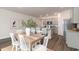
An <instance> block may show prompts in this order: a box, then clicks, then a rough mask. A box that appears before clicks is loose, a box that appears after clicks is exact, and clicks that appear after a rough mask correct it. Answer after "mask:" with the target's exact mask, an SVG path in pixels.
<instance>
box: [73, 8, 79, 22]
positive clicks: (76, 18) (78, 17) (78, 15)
mask: <svg viewBox="0 0 79 59" xmlns="http://www.w3.org/2000/svg"><path fill="white" fill-rule="evenodd" d="M72 23H79V8H78V7H74V8H73V9H72Z"/></svg>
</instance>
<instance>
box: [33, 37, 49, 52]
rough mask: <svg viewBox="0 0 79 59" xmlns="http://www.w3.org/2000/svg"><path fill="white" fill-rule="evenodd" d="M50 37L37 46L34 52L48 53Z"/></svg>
mask: <svg viewBox="0 0 79 59" xmlns="http://www.w3.org/2000/svg"><path fill="white" fill-rule="evenodd" d="M48 40H49V38H48V37H44V40H43V44H39V45H36V46H35V48H33V51H47V44H48Z"/></svg>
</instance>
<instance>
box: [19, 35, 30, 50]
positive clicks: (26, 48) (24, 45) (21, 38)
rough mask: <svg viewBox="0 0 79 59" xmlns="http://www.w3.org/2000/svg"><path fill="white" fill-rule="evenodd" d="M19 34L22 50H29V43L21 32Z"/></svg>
mask: <svg viewBox="0 0 79 59" xmlns="http://www.w3.org/2000/svg"><path fill="white" fill-rule="evenodd" d="M18 36H19V42H20V49H21V51H27V50H28V47H27V44H26V42H25V39H24V36H23V35H20V34H19V35H18Z"/></svg>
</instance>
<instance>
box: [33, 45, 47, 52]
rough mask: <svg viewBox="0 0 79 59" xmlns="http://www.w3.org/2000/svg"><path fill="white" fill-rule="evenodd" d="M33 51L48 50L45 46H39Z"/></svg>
mask: <svg viewBox="0 0 79 59" xmlns="http://www.w3.org/2000/svg"><path fill="white" fill-rule="evenodd" d="M33 51H47V48H46V46H44V45H37V46H35V48H34V49H33Z"/></svg>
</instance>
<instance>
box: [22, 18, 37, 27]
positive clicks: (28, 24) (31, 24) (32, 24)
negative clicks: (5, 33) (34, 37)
mask: <svg viewBox="0 0 79 59" xmlns="http://www.w3.org/2000/svg"><path fill="white" fill-rule="evenodd" d="M22 25H23V26H24V27H30V28H31V27H36V26H37V24H36V23H35V22H34V21H33V20H32V19H28V20H27V22H25V21H22Z"/></svg>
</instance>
